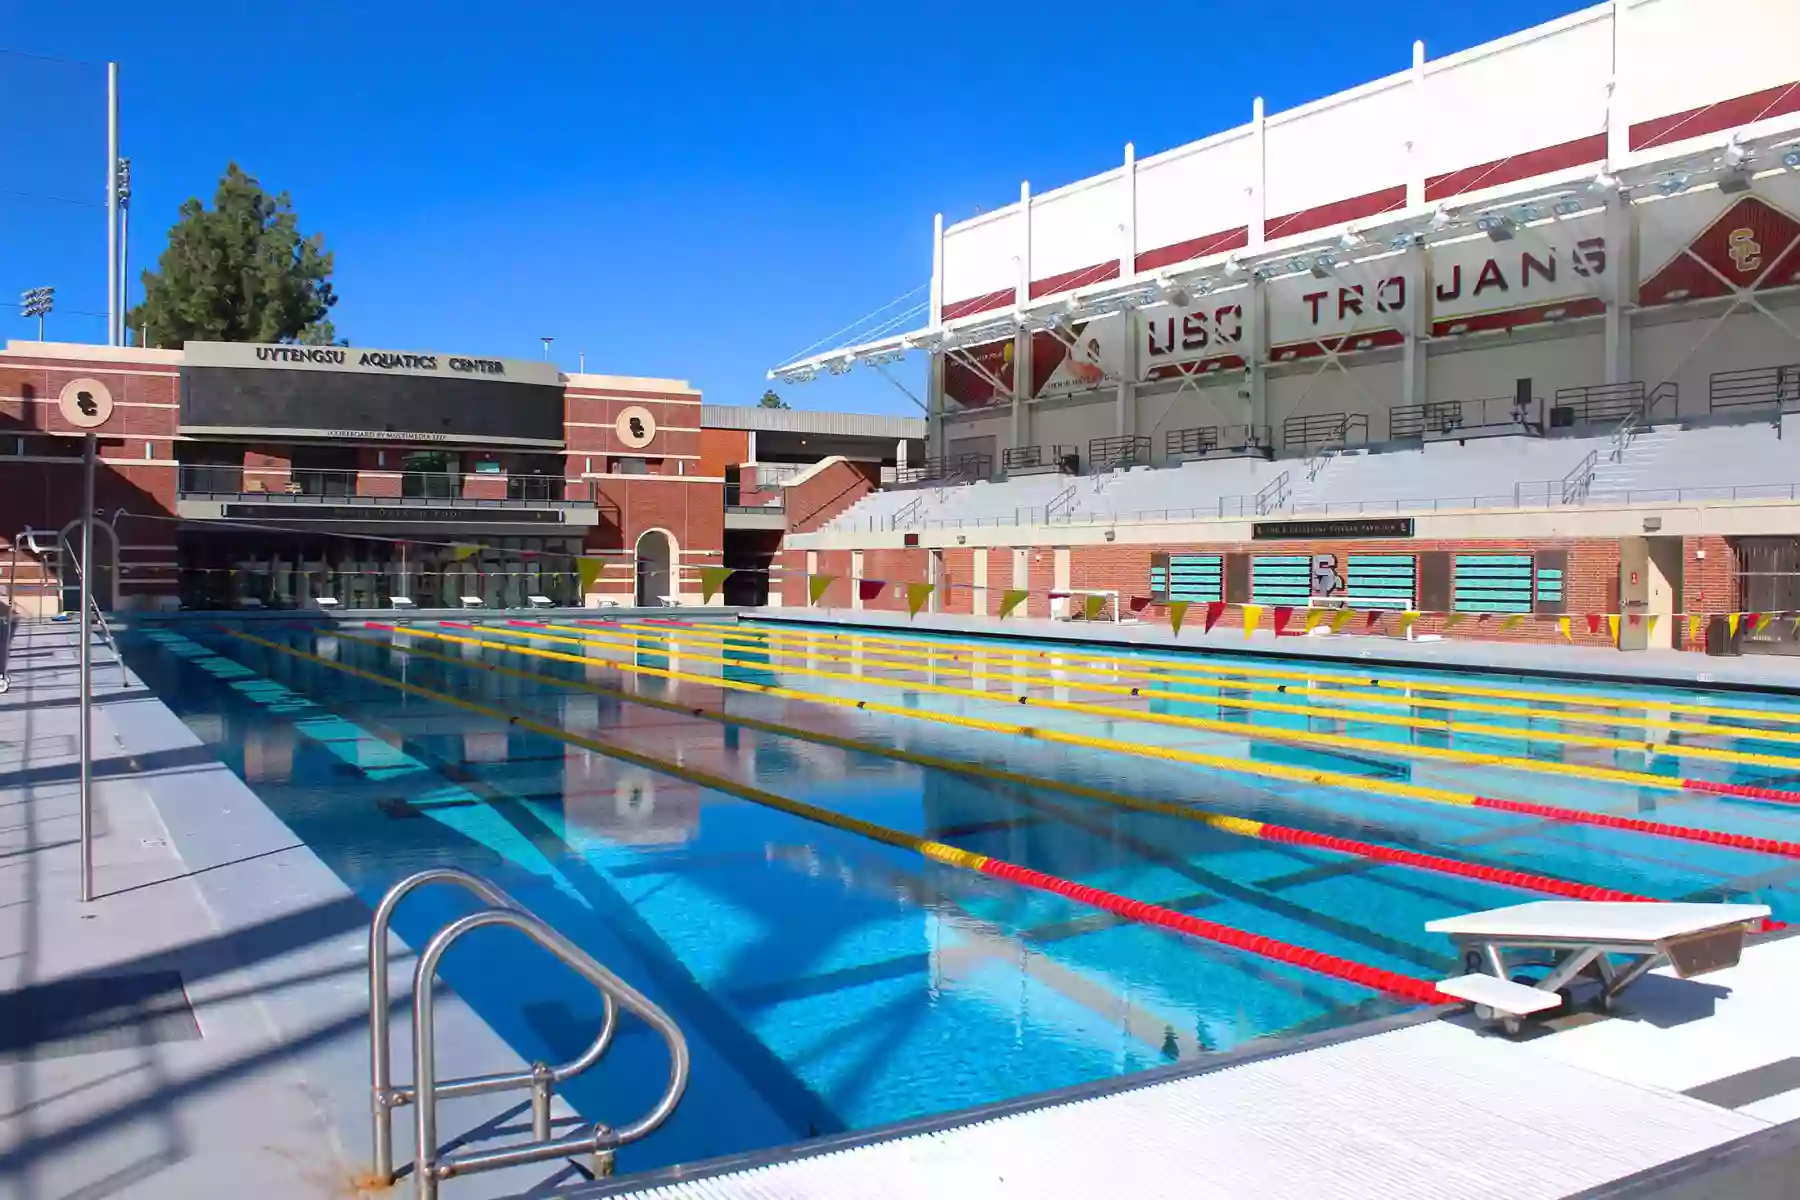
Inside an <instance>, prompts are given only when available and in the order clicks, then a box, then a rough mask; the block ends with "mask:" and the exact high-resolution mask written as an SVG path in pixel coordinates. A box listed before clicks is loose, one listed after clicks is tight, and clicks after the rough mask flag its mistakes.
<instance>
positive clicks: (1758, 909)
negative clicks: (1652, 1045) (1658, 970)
mask: <svg viewBox="0 0 1800 1200" xmlns="http://www.w3.org/2000/svg"><path fill="white" fill-rule="evenodd" d="M1768 915H1769V908H1768V906H1767V905H1764V904H1673V903H1671V904H1663V903H1657V902H1636V901H1629V900H1626V901H1610V900H1607V901H1595V900H1538V901H1534V902H1533V903H1530V904H1515V905H1512V906H1511V907H1508V908H1493V909H1488V910H1487V911H1485V912H1476V913H1466V914H1464V915H1463V916H1460V917H1445V918H1443V919H1441V920H1437V921H1427V922H1426V923H1425V929H1426V931H1427V932H1430V933H1442V934H1447V935H1449V937H1450V940H1451V941H1453V942H1455V943H1456V946H1457V949H1459V950H1461V951H1463V953H1464V957H1465V961H1467V962H1468V964H1469V967H1470V969H1471V970H1472V971H1485V972H1486V973H1485V974H1470V975H1459V976H1457V977H1456V978H1454V979H1446V980H1444V981H1443V982H1442V983H1440V984H1438V990H1439V991H1442V992H1444V993H1446V994H1448V995H1451V996H1455V997H1457V998H1458V999H1461V1000H1467V1001H1469V1002H1470V1003H1472V1004H1474V1005H1475V1013H1476V1015H1477V1016H1478V1017H1482V1018H1484V1019H1487V1020H1494V1019H1498V1020H1499V1021H1500V1022H1501V1023H1502V1025H1504V1027H1505V1028H1506V1031H1507V1032H1508V1033H1517V1032H1519V1030H1520V1028H1521V1027H1522V1022H1523V1019H1524V1018H1526V1017H1529V1016H1532V1015H1534V1014H1536V1013H1540V1012H1544V1011H1546V1010H1549V1009H1553V1008H1561V1007H1562V1006H1563V1004H1564V1003H1565V1002H1566V1001H1567V1000H1568V999H1569V998H1570V997H1569V995H1568V992H1567V989H1568V987H1569V985H1570V984H1572V983H1574V982H1575V980H1576V979H1578V978H1580V977H1582V976H1583V975H1587V976H1590V977H1591V978H1592V979H1593V980H1594V981H1595V982H1596V983H1597V984H1598V985H1599V989H1600V990H1599V994H1598V996H1597V1000H1598V1002H1599V1005H1600V1007H1601V1008H1603V1009H1611V1008H1612V1006H1613V1002H1614V1001H1615V1000H1616V999H1617V997H1618V995H1619V993H1620V992H1622V991H1624V990H1625V989H1626V988H1627V987H1629V986H1631V985H1632V984H1633V983H1635V982H1637V981H1638V980H1639V979H1641V978H1643V977H1644V975H1645V974H1646V973H1648V972H1649V971H1650V969H1651V968H1653V967H1655V966H1656V965H1658V964H1659V963H1661V962H1663V961H1665V960H1666V961H1667V962H1668V963H1669V964H1670V965H1671V966H1673V967H1674V968H1675V974H1676V976H1677V977H1679V978H1681V979H1691V978H1692V977H1694V976H1695V975H1704V974H1706V973H1707V972H1708V971H1717V970H1721V969H1723V968H1725V967H1733V966H1736V965H1737V962H1738V959H1739V958H1740V957H1741V956H1742V955H1743V952H1744V938H1745V936H1746V935H1747V934H1749V932H1750V931H1751V930H1752V929H1753V928H1755V927H1756V926H1758V925H1759V924H1760V923H1761V922H1762V921H1763V920H1764V919H1765V918H1767V917H1768ZM1510 953H1516V954H1518V956H1519V959H1518V963H1517V965H1520V966H1524V965H1528V964H1529V965H1533V966H1542V967H1545V968H1547V970H1546V973H1545V975H1544V977H1543V978H1542V979H1540V980H1538V981H1536V982H1535V983H1529V984H1528V983H1523V982H1520V981H1518V980H1514V979H1511V978H1509V977H1508V975H1507V970H1508V967H1507V956H1508V954H1510ZM1615 955H1616V956H1618V957H1619V958H1621V959H1622V960H1623V961H1622V962H1618V963H1615V962H1614V961H1613V956H1615Z"/></svg>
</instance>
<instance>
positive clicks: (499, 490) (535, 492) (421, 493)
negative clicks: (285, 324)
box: [176, 463, 594, 508]
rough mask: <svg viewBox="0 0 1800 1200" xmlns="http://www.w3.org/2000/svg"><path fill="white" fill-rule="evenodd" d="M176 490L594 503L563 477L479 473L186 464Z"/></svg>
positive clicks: (403, 500) (271, 498)
mask: <svg viewBox="0 0 1800 1200" xmlns="http://www.w3.org/2000/svg"><path fill="white" fill-rule="evenodd" d="M282 475H285V476H286V479H285V480H283V479H282ZM176 486H177V489H178V491H179V494H180V495H181V496H182V497H183V498H184V499H209V500H233V501H243V500H256V501H261V502H263V503H268V504H358V505H407V506H412V505H420V504H453V505H456V506H457V507H470V506H472V507H477V508H491V507H506V506H515V505H521V504H592V503H594V501H593V500H591V499H589V500H569V499H567V497H566V493H567V490H568V484H567V481H565V480H564V479H562V478H561V477H557V476H546V475H508V476H500V475H483V474H479V473H477V472H473V471H464V472H461V473H457V474H452V473H447V472H436V471H353V470H328V469H323V468H313V467H296V468H293V469H292V470H289V471H285V472H279V473H277V472H273V471H271V472H269V473H268V474H267V477H266V478H258V477H257V473H255V472H246V471H245V470H244V468H242V467H237V466H213V465H208V464H205V463H186V464H183V465H182V467H181V473H180V477H179V480H178V482H177V485H176ZM590 491H591V488H590Z"/></svg>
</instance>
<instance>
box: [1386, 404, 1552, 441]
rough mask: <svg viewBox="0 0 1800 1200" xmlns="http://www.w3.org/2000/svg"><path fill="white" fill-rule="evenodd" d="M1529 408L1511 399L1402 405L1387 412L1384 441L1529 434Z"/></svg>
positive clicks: (1530, 410) (1530, 422)
mask: <svg viewBox="0 0 1800 1200" xmlns="http://www.w3.org/2000/svg"><path fill="white" fill-rule="evenodd" d="M1532 407H1533V406H1532V405H1531V404H1526V405H1524V406H1523V407H1521V406H1520V405H1519V402H1518V400H1517V399H1516V398H1515V397H1513V396H1489V397H1484V398H1483V399H1479V400H1434V401H1432V402H1431V403H1429V404H1403V405H1399V406H1397V407H1395V408H1391V409H1389V410H1388V440H1390V441H1400V440H1402V439H1404V438H1451V437H1479V436H1483V435H1492V434H1497V433H1528V432H1532V431H1533V426H1532V415H1533V414H1532Z"/></svg>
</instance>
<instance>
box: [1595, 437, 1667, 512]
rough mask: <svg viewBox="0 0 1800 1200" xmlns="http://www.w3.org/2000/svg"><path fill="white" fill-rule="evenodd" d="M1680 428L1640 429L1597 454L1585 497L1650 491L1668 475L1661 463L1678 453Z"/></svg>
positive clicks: (1607, 497)
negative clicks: (1612, 452) (1611, 450)
mask: <svg viewBox="0 0 1800 1200" xmlns="http://www.w3.org/2000/svg"><path fill="white" fill-rule="evenodd" d="M1681 432H1682V431H1681V427H1680V426H1679V425H1663V426H1656V427H1652V428H1649V429H1644V430H1641V431H1639V432H1638V433H1637V435H1636V436H1635V437H1633V438H1632V439H1631V440H1630V442H1629V443H1628V444H1626V445H1624V446H1622V447H1621V448H1619V449H1618V450H1617V451H1615V453H1616V455H1617V457H1612V456H1609V455H1606V454H1602V455H1601V456H1600V459H1599V461H1598V462H1597V463H1596V464H1595V466H1594V476H1593V480H1592V482H1591V483H1589V485H1588V489H1587V500H1588V501H1589V502H1590V503H1591V502H1594V501H1601V502H1604V501H1607V500H1621V499H1624V497H1625V494H1626V493H1628V492H1640V493H1641V492H1654V491H1657V490H1659V489H1662V488H1663V487H1664V482H1663V481H1664V480H1665V479H1667V478H1668V475H1667V472H1665V471H1663V470H1662V466H1663V464H1664V463H1665V462H1667V461H1668V459H1669V457H1670V456H1672V455H1674V454H1678V453H1680V445H1681Z"/></svg>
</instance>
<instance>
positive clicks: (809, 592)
mask: <svg viewBox="0 0 1800 1200" xmlns="http://www.w3.org/2000/svg"><path fill="white" fill-rule="evenodd" d="M836 579H837V576H836V575H810V576H808V577H807V580H806V597H807V600H808V601H809V602H810V603H811V604H812V605H813V607H815V608H816V607H818V604H819V597H821V596H823V595H824V594H825V589H827V588H829V587H830V586H831V585H832V582H833V581H834V580H836Z"/></svg>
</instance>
